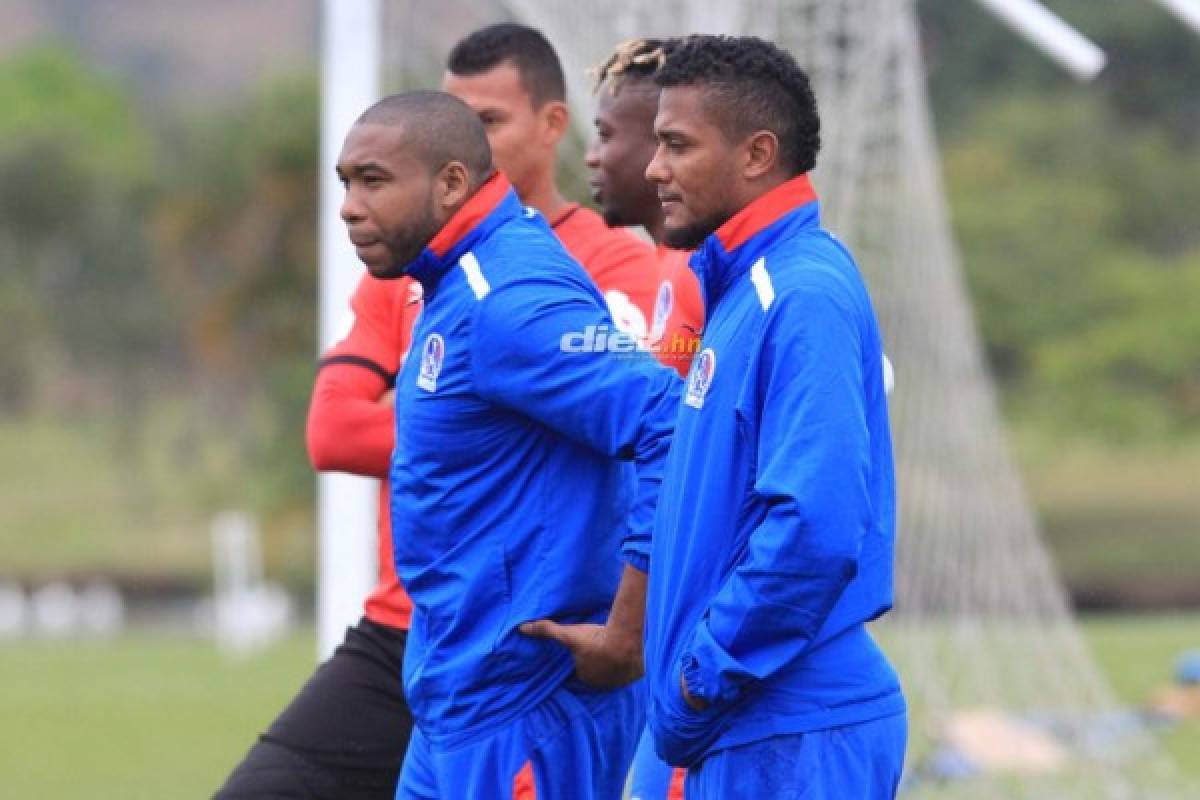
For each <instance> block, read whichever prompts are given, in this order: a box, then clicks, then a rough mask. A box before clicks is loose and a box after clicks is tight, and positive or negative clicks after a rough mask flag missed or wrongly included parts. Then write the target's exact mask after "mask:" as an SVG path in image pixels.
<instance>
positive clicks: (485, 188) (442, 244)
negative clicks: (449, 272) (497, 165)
mask: <svg viewBox="0 0 1200 800" xmlns="http://www.w3.org/2000/svg"><path fill="white" fill-rule="evenodd" d="M509 188H510V185H509V182H508V178H506V177H504V175H503V173H501V172H499V171H497V172H494V173H493V174H492V177H490V178H488V179H487V180H486V181H484V182H483V185H482V186H480V187H479V188H478V189H477V190H476V191H475V194H473V195H471V197H470V199H468V200H467V202H466V204H465V205H463V207H462V208H460V209H459V210H458V211H455V212H454V216H452V217H450V219H449V220H448V221H447V222H446V224H445V225H443V226H442V229H441V230H440V231H438V232H437V235H436V236H434V237H433V239H432V240H430V242H429V249H430V250H432V251H433V253H434V255H436V256H437V257H438V258H445V256H446V254H447V253H449V252H450V251H451V250H452V249H453V248H454V245H456V244H458V243H459V242H460V241H462V239H463V237H464V236H466V235H467V234H468V233H470V232H471V231H472V230H473V229H474V228H475V226H476V225H478V224H479V223H480V222H482V221H483V220H484V218H486V217H487V215H488V214H491V213H492V212H493V211H495V210H496V206H498V205H500V201H501V200H503V199H504V196H505V195H506V194H508V190H509Z"/></svg>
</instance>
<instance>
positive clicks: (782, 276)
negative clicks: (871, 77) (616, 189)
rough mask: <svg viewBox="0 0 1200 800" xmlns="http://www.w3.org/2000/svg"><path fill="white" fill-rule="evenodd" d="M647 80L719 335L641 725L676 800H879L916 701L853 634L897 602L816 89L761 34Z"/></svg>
mask: <svg viewBox="0 0 1200 800" xmlns="http://www.w3.org/2000/svg"><path fill="white" fill-rule="evenodd" d="M656 80H657V81H658V83H659V85H660V86H661V87H663V88H662V94H661V96H660V99H659V108H658V115H657V117H656V119H655V132H656V135H657V137H658V143H659V144H658V149H657V151H656V153H655V156H654V159H653V161H652V162H651V163H650V166H649V168H648V169H647V173H646V174H647V177H648V178H649V179H651V180H652V181H654V182H655V183H656V184H657V185H658V194H659V198H660V199H661V201H662V203H663V210H664V213H665V232H666V241H667V243H668V244H671V245H673V246H675V247H680V248H698V250H697V253H696V255H695V256H694V257H693V260H692V264H693V267H694V268H695V269H696V271H697V273H698V275H699V276H700V280H701V283H702V285H703V287H704V298H705V308H706V312H707V318H708V321H707V325H706V327H705V331H704V338H703V344H702V350H701V352H700V354H699V355H698V356H697V357H696V359H695V361H694V363H693V366H692V371H691V373H690V375H689V379H688V382H687V385H686V387H685V390H684V399H683V404H682V406H681V409H680V415H679V418H678V420H677V429H676V435H675V439H674V442H673V445H672V449H671V454H670V457H669V459H668V463H667V468H666V471H665V473H664V477H663V489H662V492H661V495H660V498H659V505H658V514H657V517H656V522H655V530H654V537H653V543H652V554H651V564H652V570H651V573H650V581H649V592H648V597H647V609H646V653H645V655H646V666H647V678H648V683H649V692H650V697H651V701H650V707H649V709H648V724H649V726H650V728H651V730H652V732H653V734H654V737H655V743H656V746H657V749H658V752H659V754H660V755H661V756H663V758H664V759H666V760H667V761H668V762H669V763H671V764H675V765H680V766H686V767H687V768H688V770H689V772H688V777H687V786H686V793H687V796H688V798H689V800H703V798H727V797H781V796H793V795H795V796H801V795H803V796H804V797H812V798H838V799H839V800H840V799H842V798H851V797H852V798H856V800H857V798H890V797H892V796H894V794H895V792H896V789H897V786H898V783H899V780H900V774H901V770H902V766H903V757H904V748H905V741H906V736H907V721H906V711H905V703H904V697H903V694H902V692H901V689H900V684H899V681H898V679H897V677H896V674H895V672H894V671H893V669H892V668H891V666H890V665H889V664H888V661H887V659H886V658H885V657H884V655H883V653H882V652H881V651H880V650H879V648H878V647H877V646H876V645H875V643H874V641H873V640H872V639H871V637H870V635H869V634H868V633H867V631H866V628H865V623H867V622H868V621H870V620H872V619H875V618H876V617H878V616H879V615H881V614H883V613H885V612H886V611H887V610H888V609H889V608H890V606H891V603H892V580H893V548H894V524H895V500H894V492H895V488H894V479H893V468H892V453H891V436H890V430H889V425H888V416H887V401H886V397H885V387H884V367H883V348H882V344H881V339H880V334H879V330H878V325H877V323H876V320H875V315H874V312H873V310H872V307H871V302H870V299H869V297H868V294H867V290H866V287H865V286H864V284H863V281H862V278H861V276H860V275H859V272H858V269H857V267H856V266H855V263H854V261H853V259H852V257H851V256H850V254H849V253H848V252H847V251H846V250H845V248H844V247H842V245H841V244H839V243H838V242H837V240H835V239H834V238H833V237H831V236H830V235H829V234H828V233H826V232H825V231H824V230H823V229H822V228H821V227H820V224H819V220H818V205H817V202H816V195H815V194H814V192H813V189H812V185H811V184H810V182H809V179H808V176H807V173H808V172H809V171H810V170H811V169H812V168H813V166H814V165H815V160H816V154H817V149H818V147H819V121H818V117H817V110H816V104H815V101H814V99H813V96H812V92H811V89H810V87H809V83H808V79H807V76H806V75H805V74H804V72H803V71H802V70H801V69H800V68H799V67H798V66H797V65H796V63H795V61H794V60H793V59H792V58H791V56H789V55H788V54H786V53H784V52H782V51H781V50H779V49H778V48H777V47H775V46H774V45H772V44H769V43H767V42H764V41H762V40H760V39H755V38H752V37H736V38H735V37H723V36H696V37H690V38H689V39H687V40H685V41H684V42H683V43H681V44H680V45H679V46H678V47H676V48H674V49H673V50H672V51H671V52H670V54H669V55H668V56H667V59H666V63H665V64H664V65H663V67H662V69H661V70H659V72H658V74H657V76H656Z"/></svg>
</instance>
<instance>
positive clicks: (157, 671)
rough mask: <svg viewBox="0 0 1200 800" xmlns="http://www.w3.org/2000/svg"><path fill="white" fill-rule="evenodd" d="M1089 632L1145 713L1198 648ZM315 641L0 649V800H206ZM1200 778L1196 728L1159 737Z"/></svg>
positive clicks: (1095, 627)
mask: <svg viewBox="0 0 1200 800" xmlns="http://www.w3.org/2000/svg"><path fill="white" fill-rule="evenodd" d="M1083 627H1084V632H1085V634H1086V635H1087V638H1088V640H1089V642H1090V643H1091V645H1092V647H1093V650H1094V652H1095V654H1096V657H1097V658H1098V659H1099V662H1100V664H1101V666H1102V667H1103V668H1104V670H1105V671H1106V673H1107V674H1108V675H1109V677H1110V679H1111V680H1112V683H1113V686H1114V688H1115V689H1116V691H1117V693H1118V695H1119V696H1120V698H1121V700H1122V701H1123V702H1125V703H1127V704H1129V705H1131V706H1140V705H1142V704H1144V703H1145V701H1146V699H1147V698H1148V697H1149V696H1150V694H1151V693H1152V692H1153V691H1154V690H1155V689H1156V688H1158V687H1160V686H1163V685H1165V684H1167V683H1168V682H1169V681H1170V678H1171V671H1172V668H1173V665H1174V662H1175V659H1176V657H1177V656H1178V655H1179V654H1180V653H1182V652H1183V651H1184V650H1187V649H1189V648H1192V647H1197V646H1200V616H1197V615H1192V616H1178V617H1172V616H1153V617H1099V618H1089V619H1086V620H1085V621H1084V626H1083ZM313 652H314V648H313V639H312V635H311V633H309V632H304V633H300V634H296V635H293V636H291V637H289V638H288V639H286V640H285V641H284V642H282V643H280V644H278V645H276V646H274V647H272V648H271V649H269V650H267V651H265V652H264V653H262V654H260V655H258V656H255V657H253V658H251V659H248V660H246V661H242V662H229V661H226V660H224V659H223V658H222V657H221V656H220V655H219V654H218V653H217V651H216V649H215V648H214V647H213V645H212V644H211V643H209V642H206V641H200V640H195V639H184V638H178V637H174V638H170V637H163V636H157V637H152V636H148V635H141V636H130V637H127V638H124V639H120V640H116V641H112V642H82V643H55V642H29V643H21V644H9V645H3V646H0V720H3V724H0V796H2V797H31V798H32V797H36V798H39V800H56V799H57V798H78V797H90V798H96V799H97V800H105V799H106V798H121V799H122V800H137V799H139V798H154V800H174V798H204V797H208V796H209V795H210V794H211V793H212V791H213V790H214V789H215V788H216V786H218V785H219V784H220V783H221V781H222V780H223V779H224V777H225V775H226V774H227V773H228V771H229V770H230V769H231V768H232V766H233V765H234V764H235V763H236V762H237V760H238V759H239V758H240V757H241V755H242V754H243V753H244V752H245V750H246V748H247V747H249V746H250V744H251V742H252V741H253V740H254V736H255V735H256V734H257V733H258V732H259V731H261V730H262V729H263V727H264V726H265V725H266V724H267V723H268V722H269V721H270V720H271V719H272V718H273V717H274V715H275V714H276V713H277V712H278V711H279V710H280V709H281V708H282V707H283V705H284V703H285V702H287V700H288V699H290V698H291V697H292V695H293V694H294V693H295V692H296V690H297V689H298V688H299V687H300V685H301V683H302V682H303V681H304V680H305V679H306V678H307V676H308V675H309V674H310V673H311V671H312V668H313V660H314V659H313ZM1162 741H1163V742H1164V744H1165V747H1166V749H1167V751H1168V752H1169V753H1171V754H1172V755H1173V756H1174V758H1175V759H1176V761H1177V763H1178V764H1179V765H1180V766H1181V768H1182V769H1183V770H1184V771H1185V772H1187V773H1190V774H1191V775H1193V776H1195V777H1196V778H1200V721H1191V722H1188V723H1185V724H1182V725H1179V726H1177V727H1175V728H1172V729H1170V730H1167V731H1164V732H1163V733H1162Z"/></svg>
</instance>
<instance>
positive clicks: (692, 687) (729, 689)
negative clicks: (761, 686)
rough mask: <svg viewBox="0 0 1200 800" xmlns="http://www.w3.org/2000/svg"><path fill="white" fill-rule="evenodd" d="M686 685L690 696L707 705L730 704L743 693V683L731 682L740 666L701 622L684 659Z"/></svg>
mask: <svg viewBox="0 0 1200 800" xmlns="http://www.w3.org/2000/svg"><path fill="white" fill-rule="evenodd" d="M682 669H683V682H684V683H685V684H686V685H687V690H688V693H689V694H691V695H692V696H693V697H698V698H700V699H701V700H704V701H705V702H706V703H710V704H712V703H728V702H730V701H732V700H735V699H737V696H738V695H739V694H741V689H742V687H741V684H740V683H739V682H736V681H734V680H732V679H731V675H733V674H736V673H737V672H740V670H739V669H738V664H737V662H735V661H734V660H733V659H732V658H731V657H730V656H729V654H728V653H727V652H725V649H724V648H723V647H721V646H720V645H719V644H717V642H716V640H715V639H713V638H712V634H711V633H709V630H708V622H707V620H701V621H700V623H699V624H698V625H697V626H696V630H695V632H694V633H693V634H692V641H691V643H690V644H689V646H688V647H687V648H686V649H685V650H684V652H683V657H682Z"/></svg>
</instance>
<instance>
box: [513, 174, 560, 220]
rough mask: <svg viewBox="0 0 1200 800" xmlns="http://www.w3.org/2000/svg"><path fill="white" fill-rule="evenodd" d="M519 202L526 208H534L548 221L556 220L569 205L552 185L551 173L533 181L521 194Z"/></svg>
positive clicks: (556, 187) (552, 175) (552, 177)
mask: <svg viewBox="0 0 1200 800" xmlns="http://www.w3.org/2000/svg"><path fill="white" fill-rule="evenodd" d="M521 202H522V203H524V204H525V205H527V206H532V207H533V208H536V209H537V210H538V211H540V212H541V214H542V216H543V217H545V218H546V219H548V220H554V219H557V218H558V215H559V214H561V213H562V212H563V211H564V210H565V209H566V207H567V206H569V205H570V203H569V202H567V199H566V198H565V197H563V196H562V194H561V193H560V192H559V191H558V186H556V185H555V183H554V173H553V172H550V173H548V174H546V175H543V176H540V177H539V178H538V179H537V180H536V181H534V182H533V183H532V185H531V186H529V187H528V189H527V190H526V191H525V192H523V193H522V194H521Z"/></svg>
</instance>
